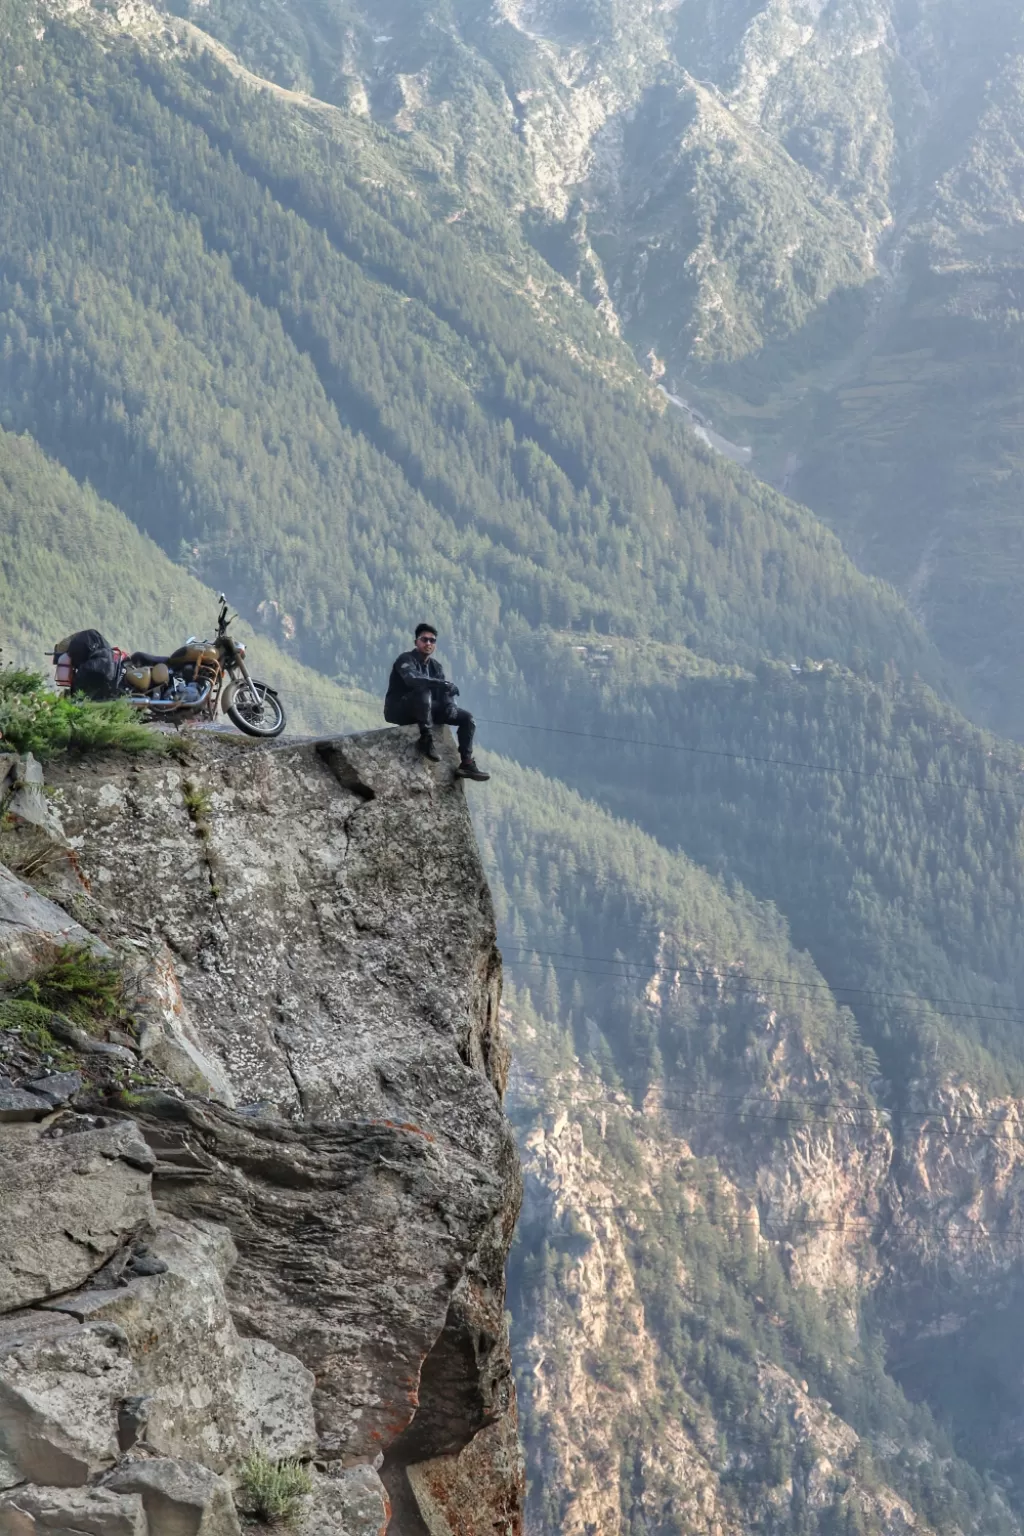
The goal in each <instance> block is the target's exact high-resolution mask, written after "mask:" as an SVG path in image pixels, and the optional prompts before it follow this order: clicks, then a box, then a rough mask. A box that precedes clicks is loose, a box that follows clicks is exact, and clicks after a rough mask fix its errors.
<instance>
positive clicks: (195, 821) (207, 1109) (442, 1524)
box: [0, 730, 522, 1536]
mask: <svg viewBox="0 0 1024 1536" xmlns="http://www.w3.org/2000/svg"><path fill="white" fill-rule="evenodd" d="M452 766H453V765H452V763H449V762H444V763H442V764H441V765H440V766H439V767H438V768H437V769H436V770H432V769H431V768H430V766H428V765H427V764H426V763H425V762H424V761H423V760H422V759H421V758H420V757H419V756H418V754H416V752H415V751H414V747H413V743H412V741H411V740H410V739H409V738H408V735H407V734H406V733H402V732H398V731H394V730H388V731H378V732H371V733H367V734H364V735H360V736H353V737H346V738H337V739H331V740H327V741H320V742H315V743H314V742H304V743H301V744H284V745H276V746H274V747H267V746H265V745H262V744H259V745H257V744H252V743H248V742H245V741H241V740H239V739H237V738H228V737H225V736H220V735H212V734H211V735H209V736H202V737H200V738H198V739H197V740H196V741H195V742H194V743H193V744H192V746H191V747H190V750H189V752H188V753H187V755H186V756H185V757H184V758H183V759H182V760H180V761H178V760H175V759H173V758H169V757H164V756H160V757H154V758H142V759H138V758H136V759H131V758H127V757H123V756H120V755H117V754H110V755H104V756H102V757H90V758H82V759H78V760H73V759H61V760H59V761H58V762H57V763H56V764H53V765H50V767H48V769H47V780H48V782H47V785H46V786H45V791H46V792H45V794H44V786H43V785H42V783H41V775H40V774H39V771H38V768H37V767H36V765H34V764H33V763H32V762H31V760H24V759H19V758H16V757H14V756H8V757H6V758H5V757H0V798H2V802H3V810H4V819H3V824H2V831H0V859H3V860H4V861H5V862H4V863H3V864H2V865H0V973H2V974H0V1074H2V1076H0V1201H2V1205H3V1209H4V1212H5V1221H4V1223H3V1229H2V1231H0V1490H3V1491H2V1492H0V1532H3V1533H8V1532H9V1533H11V1536H29V1533H32V1532H36V1531H38V1532H40V1533H42V1532H44V1531H45V1532H47V1533H54V1532H57V1531H69V1530H75V1531H76V1532H80V1531H88V1532H89V1533H90V1536H179V1533H183V1532H186V1531H187V1532H188V1533H190V1536H191V1533H193V1532H201V1533H202V1536H226V1533H231V1536H234V1533H235V1532H236V1531H238V1529H239V1519H240V1518H241V1520H242V1521H243V1523H244V1522H246V1521H249V1522H251V1521H253V1520H255V1519H256V1518H257V1517H258V1515H259V1513H260V1510H261V1505H260V1500H259V1497H258V1496H257V1495H256V1494H254V1492H253V1486H254V1479H253V1475H252V1467H253V1463H252V1456H253V1453H260V1454H261V1455H262V1457H263V1459H264V1462H268V1461H269V1462H270V1463H279V1462H281V1461H282V1460H284V1459H288V1458H291V1459H296V1460H298V1461H299V1462H300V1463H302V1464H303V1466H304V1467H305V1468H306V1471H307V1473H308V1477H307V1480H306V1481H307V1484H308V1491H306V1492H305V1493H303V1494H302V1496H301V1498H300V1499H299V1500H298V1503H297V1504H296V1507H295V1510H294V1512H293V1515H292V1524H293V1527H294V1529H295V1530H296V1531H297V1532H298V1536H321V1533H322V1536H329V1533H330V1536H346V1533H347V1536H371V1533H372V1536H377V1533H378V1532H382V1531H384V1530H385V1529H387V1530H388V1531H390V1532H391V1533H397V1536H420V1533H422V1532H428V1533H429V1536H477V1533H478V1532H479V1533H482V1532H484V1531H486V1532H487V1533H488V1536H493V1533H495V1532H501V1533H509V1536H512V1533H518V1532H519V1530H520V1503H521V1491H522V1490H521V1484H522V1469H521V1462H520V1456H519V1450H518V1441H517V1432H516V1408H515V1394H514V1389H513V1386H512V1380H511V1372H510V1365H509V1351H508V1333H507V1326H506V1320H505V1313H504V1267H505V1259H506V1256H507V1252H508V1248H509V1244H510V1242H511V1238H512V1233H513V1229H514V1225H515V1220H516V1216H517V1213H518V1209H519V1201H520V1174H519V1164H518V1159H517V1155H516V1150H515V1144H514V1141H513V1138H512V1134H511V1131H510V1128H509V1126H508V1123H507V1121H506V1119H505V1115H504V1112H503V1110H502V1104H501V1100H502V1094H503V1092H504V1087H505V1077H506V1071H507V1065H508V1057H507V1050H506V1047H505V1045H504V1042H503V1038H502V1032H501V1026H500V1023H499V1014H498V1004H499V997H500V985H501V966H500V958H499V955H498V951H497V948H496V944H495V928H494V917H493V913H492V909H491V901H490V895H489V892H488V889H487V885H486V881H485V879H484V875H483V872H482V869H481V866H480V863H479V859H478V856H477V849H476V843H475V839H474V836H473V831H472V828H471V825H470V821H469V816H468V813H467V809H466V805H465V800H464V797H463V791H462V788H461V785H460V784H459V783H458V781H456V780H455V779H454V778H453V774H452Z"/></svg>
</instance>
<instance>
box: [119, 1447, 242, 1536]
mask: <svg viewBox="0 0 1024 1536" xmlns="http://www.w3.org/2000/svg"><path fill="white" fill-rule="evenodd" d="M105 1486H106V1487H107V1488H109V1489H111V1490H113V1491H114V1492H115V1493H122V1494H125V1493H129V1494H130V1493H137V1494H139V1495H141V1498H142V1503H143V1506H144V1508H145V1511H146V1518H147V1519H148V1521H149V1529H150V1532H151V1536H241V1531H240V1527H239V1524H238V1515H237V1514H236V1513H235V1504H234V1500H233V1499H232V1497H231V1489H230V1487H229V1485H228V1484H227V1483H226V1482H225V1481H224V1479H223V1478H222V1477H218V1476H217V1474H216V1473H215V1472H211V1471H210V1469H209V1467H204V1466H200V1464H199V1463H198V1462H195V1461H171V1460H158V1461H125V1462H122V1463H121V1465H120V1466H119V1467H117V1468H115V1470H114V1471H113V1472H112V1473H110V1475H109V1476H108V1477H107V1478H106V1479H105Z"/></svg>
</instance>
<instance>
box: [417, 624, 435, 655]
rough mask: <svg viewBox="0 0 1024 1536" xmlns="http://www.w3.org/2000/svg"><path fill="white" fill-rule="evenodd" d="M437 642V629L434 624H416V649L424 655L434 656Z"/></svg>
mask: <svg viewBox="0 0 1024 1536" xmlns="http://www.w3.org/2000/svg"><path fill="white" fill-rule="evenodd" d="M436 644H437V630H436V629H435V628H434V626H433V624H417V625H416V649H417V650H418V651H419V652H420V654H421V655H423V656H432V655H433V654H434V647H435V645H436Z"/></svg>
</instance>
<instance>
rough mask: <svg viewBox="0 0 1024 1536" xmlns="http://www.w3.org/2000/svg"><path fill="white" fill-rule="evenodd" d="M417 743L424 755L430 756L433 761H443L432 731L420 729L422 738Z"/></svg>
mask: <svg viewBox="0 0 1024 1536" xmlns="http://www.w3.org/2000/svg"><path fill="white" fill-rule="evenodd" d="M416 745H417V747H418V748H419V750H420V751H421V752H422V753H423V756H424V757H426V758H429V759H430V761H431V762H432V763H439V762H440V761H441V754H440V752H439V751H438V750H437V748H436V747H435V746H434V738H433V735H432V734H431V732H430V731H420V739H419V741H418V742H417V743H416Z"/></svg>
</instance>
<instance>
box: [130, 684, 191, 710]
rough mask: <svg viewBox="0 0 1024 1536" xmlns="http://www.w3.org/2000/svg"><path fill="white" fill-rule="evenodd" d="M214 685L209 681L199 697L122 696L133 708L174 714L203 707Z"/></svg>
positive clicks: (142, 694)
mask: <svg viewBox="0 0 1024 1536" xmlns="http://www.w3.org/2000/svg"><path fill="white" fill-rule="evenodd" d="M212 686H213V684H212V683H207V685H206V687H205V688H204V689H203V691H202V693H201V694H200V695H199V697H198V698H197V699H187V700H186V699H151V698H150V697H149V695H148V694H145V693H139V694H131V693H123V694H122V695H121V697H122V698H123V699H125V700H127V702H128V703H129V704H130V705H131V706H132V708H133V709H150V710H152V711H153V713H154V714H162V715H172V714H175V713H176V712H178V711H179V710H183V709H189V710H192V709H201V708H202V706H203V705H204V704H205V703H206V701H207V699H208V698H209V697H210V689H211V688H212Z"/></svg>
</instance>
